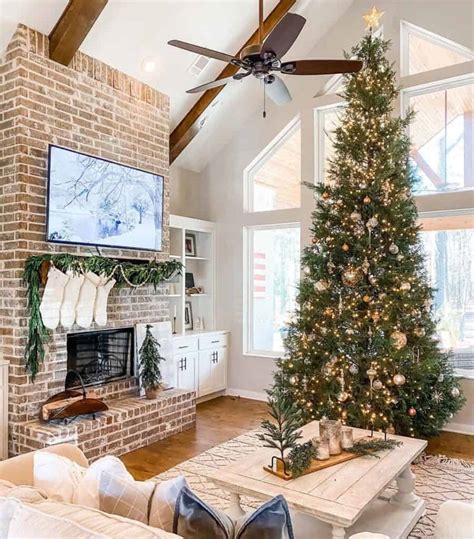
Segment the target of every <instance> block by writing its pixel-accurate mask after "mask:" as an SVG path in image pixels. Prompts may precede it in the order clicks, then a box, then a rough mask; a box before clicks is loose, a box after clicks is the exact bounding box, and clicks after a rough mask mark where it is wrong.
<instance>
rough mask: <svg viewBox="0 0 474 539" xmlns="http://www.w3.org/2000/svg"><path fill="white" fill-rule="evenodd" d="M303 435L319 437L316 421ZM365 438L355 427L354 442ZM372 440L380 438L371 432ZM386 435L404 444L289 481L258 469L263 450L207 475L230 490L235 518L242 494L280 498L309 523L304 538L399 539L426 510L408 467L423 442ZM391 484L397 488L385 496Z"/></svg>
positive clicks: (266, 455) (266, 453)
mask: <svg viewBox="0 0 474 539" xmlns="http://www.w3.org/2000/svg"><path fill="white" fill-rule="evenodd" d="M302 431H303V439H304V440H309V439H311V438H312V437H314V436H318V435H319V423H318V422H317V421H313V422H312V423H309V424H308V425H306V426H305V427H303V429H302ZM369 434H370V432H369V431H366V430H362V429H354V438H359V437H363V436H367V435H369ZM374 436H376V437H382V436H383V435H382V434H381V433H374ZM390 437H391V438H395V439H397V440H400V441H401V442H403V445H402V446H400V447H397V448H395V449H393V450H391V451H384V452H380V453H378V455H379V456H380V458H379V459H377V458H374V457H368V456H366V457H360V458H357V459H353V460H349V461H347V462H344V463H341V464H337V465H336V466H332V467H329V468H325V469H324V470H319V471H317V472H314V473H311V474H308V475H305V476H302V477H299V478H297V479H292V480H290V481H285V480H283V479H280V478H279V477H276V476H274V475H272V474H270V473H268V472H265V471H264V470H263V466H264V465H265V464H268V463H269V462H270V459H271V456H272V455H273V454H274V450H272V449H267V448H262V449H258V450H257V451H256V452H255V453H252V454H250V455H249V456H246V457H244V458H242V459H240V460H238V461H236V462H234V463H232V464H230V465H229V466H225V467H224V468H219V469H217V470H215V472H212V473H211V474H209V473H207V474H206V475H207V477H208V478H209V479H211V480H212V481H213V482H214V483H216V484H217V485H218V486H220V487H222V488H224V489H225V490H227V491H229V492H230V494H231V506H230V508H229V511H230V512H231V513H232V514H233V515H234V516H239V515H242V514H244V511H243V510H242V507H241V506H240V496H241V495H245V496H251V497H254V498H258V499H261V500H268V499H270V498H272V497H273V496H276V495H278V494H282V495H283V496H284V497H285V498H286V500H287V502H288V505H289V507H290V508H291V509H292V510H295V511H297V512H299V513H303V514H304V516H303V517H302V518H303V519H304V520H305V521H306V528H307V524H308V522H309V527H310V529H311V533H310V534H308V535H307V537H310V536H313V538H316V537H317V538H318V539H319V538H321V539H322V538H332V539H343V538H344V537H346V533H347V536H350V535H352V534H354V533H358V532H361V531H370V532H377V533H383V534H386V535H388V536H389V537H390V538H391V539H404V538H406V537H407V536H408V534H409V533H410V531H411V530H412V528H413V526H414V525H415V524H416V522H417V521H418V519H419V518H420V516H421V515H422V514H423V512H424V508H425V502H424V500H422V499H421V498H419V497H418V496H416V495H415V494H414V492H413V491H414V488H415V476H414V474H413V473H412V471H411V469H410V464H411V463H412V461H413V460H414V459H415V458H416V457H417V456H418V455H420V453H421V452H422V451H423V450H424V448H425V447H426V445H427V443H426V441H424V440H418V439H416V438H405V437H402V436H390ZM394 480H396V489H395V490H394V489H392V492H385V491H386V490H387V487H389V485H390V483H392V482H393V481H394ZM389 490H390V489H389ZM308 517H311V518H308ZM305 537H306V534H305ZM297 539H299V537H297Z"/></svg>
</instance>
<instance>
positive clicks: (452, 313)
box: [421, 216, 474, 377]
mask: <svg viewBox="0 0 474 539" xmlns="http://www.w3.org/2000/svg"><path fill="white" fill-rule="evenodd" d="M458 220H459V219H458V218H456V217H452V216H451V217H445V218H444V219H442V220H441V222H440V223H437V224H435V225H434V226H430V221H432V219H426V220H423V221H422V222H423V225H424V229H425V231H424V232H423V233H422V234H421V237H422V242H423V247H424V249H425V253H426V268H427V271H428V275H429V277H430V280H431V284H432V286H433V287H434V288H435V289H436V292H435V295H434V311H435V318H436V319H437V320H438V337H439V342H440V344H441V347H442V348H443V349H445V350H451V351H452V362H453V366H454V367H455V368H456V370H457V371H458V373H459V374H462V375H465V376H470V377H474V228H464V229H455V228H454V229H453V228H452V227H453V226H456V221H458ZM433 221H435V220H433ZM443 221H444V225H446V226H449V227H450V228H445V229H438V226H440V225H441V226H443ZM464 221H465V222H466V223H467V224H470V226H471V227H472V226H474V222H473V219H472V217H470V218H469V217H468V218H464ZM469 221H470V223H469ZM458 226H459V225H458Z"/></svg>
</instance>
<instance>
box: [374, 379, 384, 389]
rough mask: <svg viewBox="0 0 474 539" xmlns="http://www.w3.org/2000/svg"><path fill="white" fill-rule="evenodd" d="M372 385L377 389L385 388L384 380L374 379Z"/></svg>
mask: <svg viewBox="0 0 474 539" xmlns="http://www.w3.org/2000/svg"><path fill="white" fill-rule="evenodd" d="M372 387H373V388H374V389H377V390H379V389H382V388H383V383H382V380H374V383H373V384H372Z"/></svg>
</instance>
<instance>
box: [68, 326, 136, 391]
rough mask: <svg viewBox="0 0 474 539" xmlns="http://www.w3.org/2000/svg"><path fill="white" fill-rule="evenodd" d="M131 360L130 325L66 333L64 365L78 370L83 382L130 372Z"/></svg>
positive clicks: (126, 374)
mask: <svg viewBox="0 0 474 539" xmlns="http://www.w3.org/2000/svg"><path fill="white" fill-rule="evenodd" d="M133 363H134V349H133V328H123V329H111V330H104V331H87V332H81V333H71V334H69V335H67V369H68V371H69V370H75V371H77V372H78V373H79V374H80V375H81V377H82V380H83V381H84V384H85V385H92V384H103V383H105V382H110V381H112V380H117V379H119V378H125V377H128V376H133V374H134V373H133Z"/></svg>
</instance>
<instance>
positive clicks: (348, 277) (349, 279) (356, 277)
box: [342, 268, 362, 286]
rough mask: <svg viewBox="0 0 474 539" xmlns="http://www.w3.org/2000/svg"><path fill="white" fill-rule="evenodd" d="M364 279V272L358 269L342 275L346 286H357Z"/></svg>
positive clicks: (352, 269) (347, 271)
mask: <svg viewBox="0 0 474 539" xmlns="http://www.w3.org/2000/svg"><path fill="white" fill-rule="evenodd" d="M361 279H362V272H361V271H360V270H359V269H358V268H348V269H346V270H345V271H344V272H343V274H342V282H343V283H344V284H345V285H346V286H356V285H357V283H359V281H360V280H361Z"/></svg>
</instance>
